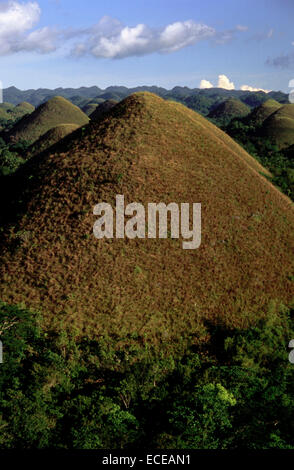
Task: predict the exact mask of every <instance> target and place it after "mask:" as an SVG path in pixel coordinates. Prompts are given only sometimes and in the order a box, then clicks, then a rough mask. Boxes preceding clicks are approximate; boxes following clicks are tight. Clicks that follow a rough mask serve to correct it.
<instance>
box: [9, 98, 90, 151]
mask: <svg viewBox="0 0 294 470" xmlns="http://www.w3.org/2000/svg"><path fill="white" fill-rule="evenodd" d="M88 121H89V118H88V117H87V116H86V115H85V113H83V112H82V111H81V110H80V109H79V108H78V107H77V106H75V105H73V104H72V103H70V102H69V101H67V100H66V99H65V98H62V97H61V96H56V97H54V98H52V99H50V100H49V101H47V102H46V103H44V104H42V105H40V106H39V107H38V108H37V109H36V110H35V111H34V112H33V113H31V114H30V115H28V116H25V117H24V118H23V119H21V120H20V121H18V122H17V123H16V125H15V126H14V127H13V128H12V129H11V130H10V131H9V133H8V135H7V137H8V138H9V139H10V140H11V141H13V142H17V141H18V140H25V141H28V142H31V143H33V142H35V141H36V140H37V139H38V138H39V137H41V136H42V135H44V134H45V133H46V132H48V131H49V130H50V129H52V128H53V127H56V126H58V125H59V124H77V125H79V126H82V125H84V124H87V123H88Z"/></svg>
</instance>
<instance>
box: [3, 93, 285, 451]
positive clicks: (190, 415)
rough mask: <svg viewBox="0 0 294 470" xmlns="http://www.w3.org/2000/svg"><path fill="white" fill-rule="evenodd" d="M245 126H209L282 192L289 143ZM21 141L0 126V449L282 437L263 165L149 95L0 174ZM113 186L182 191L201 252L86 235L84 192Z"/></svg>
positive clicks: (102, 193)
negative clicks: (198, 230)
mask: <svg viewBox="0 0 294 470" xmlns="http://www.w3.org/2000/svg"><path fill="white" fill-rule="evenodd" d="M115 92H116V93H118V90H115ZM108 93H109V94H111V93H112V91H109V92H108ZM175 93H176V94H177V100H180V99H188V98H191V95H190V94H189V90H188V89H179V88H177V90H175ZM209 93H210V94H209V97H210V99H214V98H213V97H214V95H213V93H214V91H213V90H211V91H210V92H209ZM105 96H106V94H104V97H105ZM251 96H252V99H253V101H254V99H255V98H254V96H253V95H251ZM260 96H262V95H260ZM258 97H259V94H257V98H258ZM257 98H256V99H257ZM233 104H234V106H233V112H235V111H234V110H236V109H237V112H239V110H240V105H239V106H237V108H236V106H235V105H236V103H233ZM237 104H238V103H237ZM66 107H67V109H68V105H67V104H66ZM70 109H71V107H70ZM98 109H99V108H98ZM241 109H243V110H244V106H242V107H241ZM245 109H246V108H245ZM231 110H232V107H230V109H229V112H231ZM38 124H40V122H38ZM41 124H43V122H41ZM6 125H7V126H8V128H9V126H10V124H9V123H6ZM69 126H71V125H69ZM259 126H260V124H258V123H256V122H255V123H254V124H253V123H250V122H249V121H248V120H247V121H246V118H244V119H233V120H232V121H231V122H230V124H229V125H228V126H227V127H226V130H227V132H228V133H230V135H232V136H233V137H234V139H236V140H237V141H238V142H239V143H240V144H241V145H242V146H243V147H244V148H245V149H247V150H248V151H249V153H250V154H251V155H253V156H255V158H256V159H257V160H259V161H260V162H261V163H262V165H264V167H265V168H268V169H269V170H270V171H271V173H272V175H273V177H272V180H273V181H274V182H275V183H276V184H278V185H279V186H280V187H281V188H282V190H283V191H284V192H285V193H286V194H288V195H290V196H292V197H293V179H294V175H293V172H294V169H293V157H292V155H293V148H292V147H289V148H286V149H282V150H281V149H280V150H279V149H278V147H277V146H276V145H275V144H273V143H272V142H270V141H269V140H267V139H264V138H261V136H260V127H259ZM45 127H46V126H45ZM65 130H66V129H65V128H64V126H62V128H61V126H58V127H57V128H56V127H55V128H54V129H51V130H50V131H49V132H48V133H46V134H45V135H44V134H43V137H41V139H40V140H38V141H36V143H35V146H36V147H39V148H42V145H43V144H44V145H45V144H46V142H47V143H48V141H49V143H50V144H52V142H53V141H55V139H56V136H57V137H59V136H61V135H66V134H65V133H64V132H65ZM71 130H72V129H71ZM60 138H61V137H60ZM42 142H43V143H42ZM44 142H45V143H44ZM29 145H30V142H26V141H18V142H17V143H7V142H6V141H5V140H3V139H2V140H0V169H1V173H2V175H4V176H3V179H2V181H3V180H5V184H6V186H5V185H3V187H5V190H3V187H2V190H3V194H4V196H3V197H5V201H6V200H9V198H11V201H12V205H11V206H7V208H6V207H5V209H6V210H7V213H9V219H8V221H7V220H6V219H5V217H6V216H7V214H5V210H4V211H3V214H2V213H1V216H3V217H4V219H3V220H4V221H5V224H6V223H7V225H5V224H4V225H3V227H1V249H2V251H1V256H2V261H3V264H2V266H1V297H2V298H3V299H4V300H5V301H6V302H7V303H4V302H1V303H0V339H1V341H2V343H3V347H4V362H3V364H0V372H1V374H0V448H1V449H11V448H18V449H20V448H21V449H23V448H25V449H28V448H58V449H72V448H86V449H99V448H116V449H126V448H128V449H129V448H141V449H142V448H145V447H146V448H150V447H151V448H170V449H172V448H178V449H240V448H250V449H265V448H266V449H267V448H289V449H294V440H293V435H294V432H293V431H294V365H293V364H291V363H290V362H289V361H288V354H289V350H288V343H289V341H290V340H291V339H293V338H294V311H293V309H292V310H291V308H290V307H289V308H286V307H285V306H283V305H282V303H285V304H286V303H287V305H288V306H289V305H292V304H291V301H290V299H291V294H292V293H293V280H294V277H293V274H294V272H293V257H292V250H293V229H292V227H293V214H292V211H291V207H290V205H289V204H288V201H287V200H286V198H284V197H283V196H282V195H281V194H280V193H279V192H278V191H277V190H276V189H275V188H273V187H272V186H271V185H269V184H268V182H267V181H266V180H264V178H262V177H261V176H260V175H258V173H257V171H259V172H261V171H264V172H266V169H265V168H263V167H262V166H261V165H260V164H259V163H258V162H257V161H256V160H254V159H253V158H251V157H250V155H248V154H247V153H246V152H245V151H244V150H243V149H242V148H240V147H239V146H238V145H237V144H236V143H235V142H234V141H233V140H232V139H230V138H229V137H228V136H227V135H226V134H224V133H223V132H221V130H220V129H218V128H216V127H214V126H213V125H212V124H211V123H209V122H208V121H207V120H206V119H204V118H203V117H201V116H199V115H197V114H195V113H193V112H192V111H190V110H188V109H187V108H185V107H184V106H182V105H180V104H178V103H172V102H167V101H164V100H162V99H160V98H158V97H156V96H153V95H150V94H139V95H134V96H133V97H131V98H128V99H127V100H126V101H125V102H123V103H121V104H120V105H118V106H117V107H115V108H113V109H112V110H111V111H110V113H109V114H107V115H106V116H105V117H104V118H103V119H100V118H99V119H98V120H97V122H94V121H93V122H92V123H91V124H90V125H89V126H85V127H82V128H81V129H79V130H77V131H76V132H75V134H74V135H73V136H72V138H66V140H65V142H64V144H63V145H62V146H61V148H60V149H58V148H57V147H54V152H52V153H48V154H46V152H44V153H42V154H40V155H38V156H37V157H35V158H34V157H33V158H32V159H31V160H30V161H29V162H28V164H27V165H25V166H24V167H23V168H22V169H21V170H20V171H19V172H17V174H16V175H11V173H13V172H14V171H15V170H16V168H17V167H18V165H19V164H21V163H22V162H23V161H24V160H23V156H24V155H26V153H27V150H28V147H29ZM46 145H47V144H46ZM30 149H32V148H30ZM253 170H257V171H253ZM118 193H120V194H125V195H126V197H127V199H128V200H130V201H132V200H139V201H142V202H144V201H151V200H164V201H166V202H168V201H167V200H166V198H167V197H168V198H170V199H171V200H177V201H183V200H184V201H195V200H200V201H201V202H202V203H203V207H204V220H205V223H204V224H203V244H202V246H201V249H200V250H196V252H193V253H188V254H187V253H184V252H183V250H182V248H181V246H178V244H177V241H175V240H172V239H170V238H168V239H166V240H162V241H161V243H160V244H156V243H153V241H150V240H146V241H143V240H141V241H140V242H139V243H137V241H136V240H133V241H128V242H127V243H126V242H125V241H121V243H120V242H116V243H112V241H105V240H104V241H103V240H102V241H99V242H98V241H94V240H93V238H92V239H91V235H90V232H91V230H92V225H93V217H92V207H93V206H94V204H96V203H97V202H98V200H105V201H112V200H113V195H114V194H118ZM12 195H13V197H14V199H13V198H12ZM14 204H15V205H14ZM11 207H12V208H13V209H14V211H10V208H11ZM10 212H12V214H11V213H10ZM2 235H3V237H2ZM270 297H273V298H275V299H279V300H275V301H274V302H271V303H270V304H269V298H270ZM11 299H12V300H11ZM284 299H285V302H284ZM10 302H12V304H11V303H10ZM18 302H26V304H27V305H30V306H31V309H33V306H34V307H35V309H36V310H40V311H41V310H42V311H43V314H44V316H42V315H41V314H36V313H32V311H30V310H28V309H26V308H24V307H23V306H22V305H24V303H23V304H18V305H15V304H16V303H18ZM45 317H46V318H45Z"/></svg>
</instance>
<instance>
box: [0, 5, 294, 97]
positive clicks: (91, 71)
mask: <svg viewBox="0 0 294 470" xmlns="http://www.w3.org/2000/svg"><path fill="white" fill-rule="evenodd" d="M293 16H294V0H255V1H253V0H246V1H244V0H242V1H240V0H201V1H199V0H149V1H148V3H147V2H146V1H142V0H125V1H122V0H108V1H107V2H101V1H99V0H83V1H81V0H79V1H77V0H71V1H70V0H38V1H34V0H31V1H24V0H23V1H18V0H15V1H14V0H13V1H2V0H0V70H1V72H0V80H2V82H3V85H4V87H8V86H11V85H15V86H17V87H18V88H21V89H28V88H40V87H47V88H56V87H59V86H62V87H79V86H91V85H97V86H99V87H101V88H105V87H107V86H110V85H125V86H138V85H159V86H164V87H166V88H172V87H173V86H176V85H181V86H185V85H186V86H189V87H192V88H195V87H198V86H199V85H200V83H201V86H202V87H206V86H207V87H209V86H212V85H214V86H221V87H224V88H226V87H228V88H233V87H235V88H236V89H240V88H241V87H243V88H244V87H247V88H248V87H249V89H254V88H257V89H259V88H260V89H265V90H283V91H289V89H288V83H289V80H290V79H292V78H294V33H293Z"/></svg>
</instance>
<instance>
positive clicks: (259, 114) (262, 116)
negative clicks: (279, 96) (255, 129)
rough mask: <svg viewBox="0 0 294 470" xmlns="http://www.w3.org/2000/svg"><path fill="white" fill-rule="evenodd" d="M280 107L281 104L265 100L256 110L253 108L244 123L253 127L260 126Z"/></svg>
mask: <svg viewBox="0 0 294 470" xmlns="http://www.w3.org/2000/svg"><path fill="white" fill-rule="evenodd" d="M281 107H282V104H281V103H278V101H276V100H272V99H270V100H267V101H265V102H264V103H263V104H261V105H260V106H257V108H254V109H253V111H252V112H251V113H250V114H249V116H248V117H247V119H246V121H247V122H248V123H250V124H253V125H260V124H262V123H263V122H264V121H265V120H266V119H267V118H268V117H269V116H270V115H271V114H273V113H274V112H276V111H277V110H278V109H280V108H281Z"/></svg>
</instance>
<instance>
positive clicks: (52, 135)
mask: <svg viewBox="0 0 294 470" xmlns="http://www.w3.org/2000/svg"><path fill="white" fill-rule="evenodd" d="M79 127H80V126H79V125H78V124H60V125H59V126H56V127H53V128H52V129H50V130H49V131H48V132H46V133H45V134H44V135H42V136H41V137H40V138H39V139H38V140H36V142H35V143H34V144H33V145H32V146H31V147H30V148H29V149H28V153H29V154H30V155H31V156H32V155H35V154H38V153H40V152H43V151H44V150H46V149H48V148H49V147H51V146H52V145H54V144H56V143H57V142H59V141H60V140H61V139H63V138H64V137H65V136H67V135H69V134H71V133H72V132H74V131H75V130H76V129H78V128H79Z"/></svg>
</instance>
